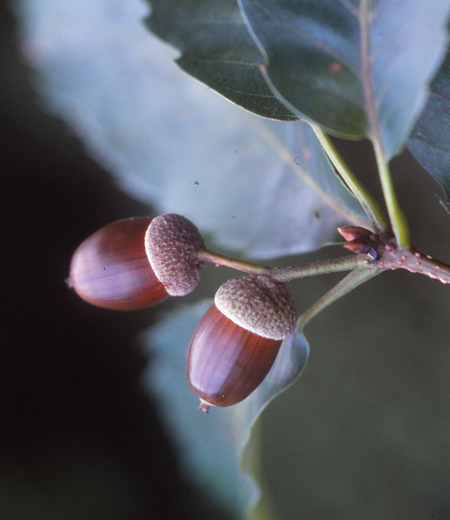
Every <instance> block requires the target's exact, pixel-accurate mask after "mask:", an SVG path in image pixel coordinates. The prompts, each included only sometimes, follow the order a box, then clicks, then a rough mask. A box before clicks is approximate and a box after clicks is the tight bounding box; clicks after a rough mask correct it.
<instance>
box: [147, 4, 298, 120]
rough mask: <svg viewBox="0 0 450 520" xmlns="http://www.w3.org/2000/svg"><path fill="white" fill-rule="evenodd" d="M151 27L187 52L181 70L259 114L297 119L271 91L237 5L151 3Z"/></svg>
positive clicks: (180, 62) (179, 59)
mask: <svg viewBox="0 0 450 520" xmlns="http://www.w3.org/2000/svg"><path fill="white" fill-rule="evenodd" d="M151 6H152V14H151V17H150V18H149V19H148V22H147V23H148V26H149V28H150V29H151V30H152V31H153V32H154V33H155V34H157V35H158V36H159V37H160V38H162V39H163V40H165V41H167V42H169V43H171V44H172V45H174V46H175V47H176V48H177V49H179V50H180V51H181V52H182V55H181V57H180V58H178V59H177V63H178V65H180V67H181V68H182V69H183V70H185V71H186V72H188V73H189V74H191V75H192V76H194V77H195V78H197V79H199V80H200V81H203V82H204V83H206V84H207V85H208V86H210V87H211V88H213V89H215V90H216V91H217V92H219V93H221V94H223V95H224V96H225V97H227V98H228V99H230V100H231V101H233V102H234V103H236V104H238V105H240V106H242V107H244V108H246V109H247V110H250V111H251V112H254V113H255V114H258V115H261V116H265V117H269V118H272V119H280V120H286V121H291V120H294V119H297V116H294V115H293V114H292V113H291V112H290V111H289V110H288V109H287V108H286V106H285V105H284V104H283V103H281V102H280V101H278V99H277V98H276V97H275V96H274V95H273V94H272V92H271V91H270V89H269V87H268V86H267V84H266V82H265V81H264V78H263V77H262V74H261V72H260V70H259V67H258V65H262V63H263V62H262V56H261V54H260V52H259V51H258V49H257V47H256V46H255V44H254V42H253V40H252V38H251V36H250V34H249V32H248V29H247V27H246V25H245V22H244V20H243V18H242V16H241V13H240V10H239V7H238V4H237V2H236V0H222V1H220V2H216V1H214V2H211V1H210V0H191V1H190V2H186V1H180V0H151Z"/></svg>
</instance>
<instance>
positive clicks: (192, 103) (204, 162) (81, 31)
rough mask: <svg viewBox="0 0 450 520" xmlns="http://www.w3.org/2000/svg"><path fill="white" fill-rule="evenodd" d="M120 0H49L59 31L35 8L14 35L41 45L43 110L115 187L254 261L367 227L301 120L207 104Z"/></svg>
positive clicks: (213, 98) (208, 96)
mask: <svg viewBox="0 0 450 520" xmlns="http://www.w3.org/2000/svg"><path fill="white" fill-rule="evenodd" d="M122 2H123V9H122V8H121V9H117V10H110V9H108V8H107V6H106V4H104V5H103V4H95V3H93V2H91V1H90V0H78V2H77V3H73V2H71V1H70V0H64V1H63V0H60V2H59V3H58V5H59V9H60V11H61V12H64V13H65V16H67V17H68V18H70V19H71V20H72V21H71V25H70V31H68V30H67V28H66V27H65V26H62V25H58V24H54V23H53V20H52V18H51V17H48V16H46V15H45V13H46V7H45V5H44V4H42V5H41V6H40V8H35V9H31V8H30V9H28V10H26V19H27V25H26V27H27V28H28V29H27V30H24V33H25V35H26V38H27V42H28V43H27V44H28V45H29V47H30V48H36V49H41V51H40V52H39V54H38V56H37V59H36V61H35V62H34V64H33V67H34V70H35V77H37V78H38V80H39V87H40V92H41V94H42V97H43V98H44V99H45V101H46V105H47V106H48V107H50V108H51V110H52V111H53V112H54V113H55V114H57V115H58V116H59V117H62V118H63V119H64V120H65V121H67V122H68V123H69V124H70V125H71V127H72V128H74V129H75V131H76V132H77V133H78V134H79V135H80V137H81V138H82V139H83V141H84V143H85V144H86V146H87V148H88V149H89V150H90V151H91V153H92V154H93V155H94V157H95V158H96V159H97V160H99V161H100V162H101V163H102V164H103V165H104V166H105V167H106V168H107V169H108V170H109V171H110V172H112V173H113V174H114V175H115V177H116V179H117V180H118V183H119V184H120V186H121V187H122V188H123V189H124V190H125V191H127V192H128V193H129V194H131V195H133V196H135V197H136V198H138V199H139V200H141V201H142V202H145V203H147V204H151V205H152V207H153V208H154V211H155V212H175V213H180V214H183V215H185V216H186V217H187V218H189V219H191V220H192V221H193V222H195V224H196V225H197V226H198V227H199V229H200V230H201V232H202V233H203V234H211V240H208V242H209V243H212V241H213V240H214V241H215V242H216V245H218V246H220V247H223V248H225V249H228V250H237V251H239V252H240V254H245V255H248V256H252V257H253V258H274V257H280V256H282V255H287V254H295V253H300V252H306V251H311V250H314V249H316V248H318V247H322V246H323V245H324V244H325V243H328V242H330V241H333V240H335V239H336V227H337V226H339V225H348V224H355V225H359V226H363V227H364V226H366V225H367V220H366V218H365V216H364V214H363V212H362V210H361V208H360V206H359V204H358V203H357V201H356V200H355V198H354V197H353V196H352V195H350V194H349V192H348V190H347V189H345V188H344V187H343V186H342V184H341V183H340V181H339V179H338V178H337V177H336V176H335V174H334V171H333V169H332V168H331V166H330V164H329V162H328V160H327V158H326V157H325V155H324V153H323V150H322V147H321V146H320V144H319V142H318V140H317V138H316V137H315V136H314V134H313V132H312V130H311V129H310V128H309V126H308V125H307V124H306V123H304V122H301V121H297V122H291V123H284V122H280V121H272V120H269V119H265V118H261V117H257V116H255V115H254V114H251V113H249V112H246V111H244V110H242V109H240V108H239V107H237V106H235V105H233V104H231V103H228V102H227V101H226V100H224V99H223V98H221V97H220V96H217V94H216V93H215V92H214V91H212V90H211V89H207V88H205V86H204V85H203V84H202V83H200V82H198V81H196V80H194V79H193V78H191V77H190V76H189V75H187V74H185V73H184V72H183V71H181V70H180V69H179V67H178V66H177V65H176V64H175V63H173V57H174V55H175V52H174V50H173V49H171V48H170V47H169V46H168V45H166V44H164V43H162V42H161V41H160V40H159V39H158V38H156V37H155V36H153V35H151V34H149V32H148V30H147V29H146V27H145V26H144V25H143V24H142V23H140V21H139V20H140V18H141V17H143V15H144V13H143V12H142V7H143V6H142V4H140V3H138V4H137V5H136V4H130V3H128V2H127V1H126V0H122ZM137 7H140V8H141V11H137V12H135V9H136V8H137ZM79 9H83V10H84V12H85V13H86V17H87V18H88V19H89V20H90V23H89V26H88V27H86V26H85V20H86V18H82V17H81V18H80V17H79V16H77V12H78V10H79ZM118 25H120V27H121V30H120V31H119V32H118V31H117V27H118ZM32 63H33V60H31V61H30V66H31V64H32ZM124 71H126V73H124ZM105 93H107V95H105Z"/></svg>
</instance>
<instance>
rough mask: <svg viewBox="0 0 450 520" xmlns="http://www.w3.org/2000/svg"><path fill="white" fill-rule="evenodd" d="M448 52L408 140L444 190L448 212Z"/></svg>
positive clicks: (413, 152)
mask: <svg viewBox="0 0 450 520" xmlns="http://www.w3.org/2000/svg"><path fill="white" fill-rule="evenodd" d="M449 128H450V54H447V57H446V59H445V61H444V63H443V65H442V67H441V68H440V70H439V73H438V74H437V76H436V77H435V79H434V80H433V83H432V84H431V87H430V97H429V98H428V103H427V105H426V107H425V110H424V111H423V113H422V114H421V116H420V118H419V120H418V121H417V123H416V126H415V127H414V130H413V132H412V134H411V136H410V138H409V141H408V149H409V151H410V152H411V153H412V154H413V155H414V157H415V158H416V159H417V160H418V161H419V162H420V164H421V165H422V166H423V167H424V168H425V169H426V170H427V171H428V172H429V173H430V174H431V175H432V176H433V177H434V178H435V179H436V181H437V182H438V183H439V184H440V185H441V186H442V188H443V189H444V192H445V199H444V200H442V201H441V202H442V204H443V206H444V207H445V209H446V210H447V211H448V212H449V213H450V202H449V200H448V199H449V197H450V134H449Z"/></svg>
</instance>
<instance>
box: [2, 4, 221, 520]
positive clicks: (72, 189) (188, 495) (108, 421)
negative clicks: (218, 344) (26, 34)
mask: <svg viewBox="0 0 450 520" xmlns="http://www.w3.org/2000/svg"><path fill="white" fill-rule="evenodd" d="M30 78H31V73H30V71H28V70H27V68H26V67H25V66H24V65H23V63H22V60H21V57H20V55H19V53H18V50H17V48H16V40H15V20H14V18H13V17H12V15H11V14H10V12H9V11H8V10H7V9H6V7H5V6H4V5H3V4H0V240H1V260H0V291H1V313H0V518H1V519H2V520H13V519H14V520H15V519H31V518H33V519H40V518H42V519H46V520H53V519H64V520H68V519H72V518H73V519H91V518H92V519H106V518H107V519H116V518H117V519H123V518H126V519H133V520H134V519H172V518H174V519H175V518H177V519H181V518H183V519H184V518H186V519H189V518H203V517H205V518H212V517H214V518H221V517H222V516H221V515H220V514H219V512H218V511H215V510H214V508H213V507H212V506H210V504H209V503H208V500H207V498H205V497H199V496H198V495H197V493H196V492H195V491H194V490H193V489H191V487H190V486H189V484H188V483H186V482H184V481H182V479H181V477H180V475H179V473H178V467H177V462H176V455H175V453H174V450H173V446H172V445H171V444H170V443H169V441H168V440H167V438H166V436H165V434H164V432H163V430H162V426H161V423H160V420H159V418H158V415H157V413H156V411H155V407H154V405H153V403H152V402H151V401H150V399H149V398H148V396H146V395H144V394H143V393H142V391H141V389H140V388H139V384H138V380H139V375H140V373H141V371H142V369H143V368H144V366H145V363H146V360H145V359H144V357H143V356H142V354H141V353H140V351H139V349H138V348H137V346H136V345H135V344H134V343H133V338H134V337H135V335H136V333H137V332H138V331H140V330H142V329H144V328H145V327H147V326H149V325H150V324H151V321H152V313H151V311H149V310H145V311H139V312H133V313H113V314H112V313H111V311H105V310H102V309H97V308H93V307H91V306H89V305H87V304H85V303H84V302H82V301H81V300H80V299H79V298H78V297H76V295H75V294H74V293H73V292H72V291H70V290H69V289H68V287H67V286H66V284H65V282H64V279H65V278H66V277H67V275H68V269H69V264H70V258H71V255H72V252H73V251H74V250H75V248H76V247H77V245H78V244H79V243H80V242H81V241H82V240H84V238H86V237H87V236H89V235H90V234H91V233H92V232H94V231H95V230H96V229H98V228H99V227H101V226H103V225H105V224H106V223H108V222H111V221H113V220H116V219H119V218H124V217H129V216H133V215H147V214H148V213H149V208H148V207H144V206H141V205H139V204H138V203H136V202H135V201H132V200H131V199H129V198H128V197H126V196H125V195H123V194H122V193H120V192H119V191H118V190H116V189H115V187H114V186H113V184H112V182H111V179H110V177H109V175H108V174H107V173H106V172H104V171H102V170H101V168H100V167H99V166H98V165H97V164H96V163H95V162H93V161H92V160H91V159H90V158H89V157H87V156H86V154H85V152H84V150H83V147H82V145H81V144H80V143H79V142H78V140H77V139H76V138H75V137H74V136H73V135H71V133H70V129H68V128H67V127H66V125H64V124H63V123H61V122H60V121H57V120H55V119H53V118H51V117H50V116H48V115H46V114H45V113H44V112H43V111H42V110H40V108H39V106H40V103H39V100H38V99H37V98H36V96H35V94H34V92H33V90H32V88H31V82H30Z"/></svg>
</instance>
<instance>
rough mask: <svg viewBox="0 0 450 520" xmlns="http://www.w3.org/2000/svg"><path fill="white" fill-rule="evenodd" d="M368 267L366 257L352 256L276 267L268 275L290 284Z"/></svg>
mask: <svg viewBox="0 0 450 520" xmlns="http://www.w3.org/2000/svg"><path fill="white" fill-rule="evenodd" d="M366 266H367V257H366V255H351V256H342V257H340V258H332V259H331V260H317V261H316V262H311V263H309V264H303V265H294V266H289V267H274V268H273V269H271V270H270V272H269V273H268V274H269V275H270V276H271V277H272V278H274V279H275V280H278V281H280V282H290V281H291V280H297V279H298V278H306V277H307V276H317V275H320V274H329V273H339V272H342V271H351V270H353V269H357V268H361V267H366Z"/></svg>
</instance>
